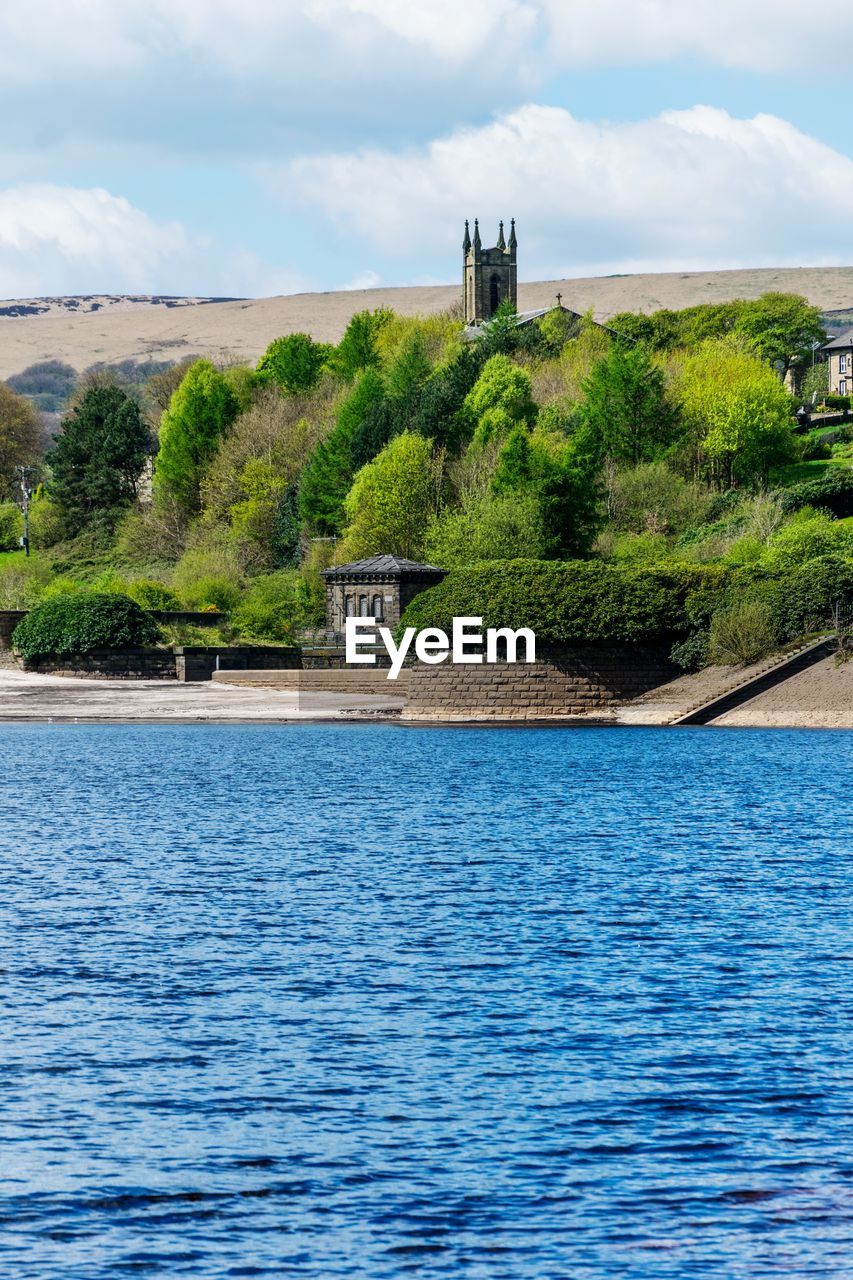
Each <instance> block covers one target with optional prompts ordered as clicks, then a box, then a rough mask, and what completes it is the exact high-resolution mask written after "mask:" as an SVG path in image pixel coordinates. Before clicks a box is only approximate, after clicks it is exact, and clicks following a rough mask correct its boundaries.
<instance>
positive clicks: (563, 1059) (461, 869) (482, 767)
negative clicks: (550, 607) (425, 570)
mask: <svg viewBox="0 0 853 1280" xmlns="http://www.w3.org/2000/svg"><path fill="white" fill-rule="evenodd" d="M0 742H2V760H3V762H4V780H3V785H2V799H0V855H2V879H1V880H0V886H2V887H1V888H0V941H1V942H2V955H0V964H2V968H3V970H4V972H3V975H2V1017H0V1128H2V1134H0V1136H2V1148H0V1150H2V1159H0V1274H2V1275H3V1276H9V1277H14V1278H15V1280H28V1278H30V1277H32V1278H33V1280H103V1278H105V1277H125V1276H128V1277H130V1276H134V1277H148V1276H163V1277H167V1276H168V1277H170V1278H171V1277H184V1276H193V1277H204V1278H205V1280H214V1278H215V1280H219V1278H220V1277H237V1276H265V1277H273V1276H275V1277H278V1276H291V1275H293V1276H299V1277H312V1278H313V1277H317V1278H319V1277H324V1278H325V1277H337V1276H341V1277H348V1278H352V1277H359V1278H361V1277H365V1278H367V1277H370V1280H374V1278H380V1280H381V1278H383V1277H394V1278H395V1280H396V1278H397V1277H408V1276H416V1277H419V1278H420V1277H427V1278H430V1277H461V1276H464V1277H472V1278H480V1277H482V1278H483V1280H503V1278H506V1280H519V1278H521V1280H526V1278H528V1277H537V1278H539V1277H549V1278H550V1277H555V1278H556V1277H566V1278H567V1280H592V1278H595V1280H599V1278H600V1280H605V1278H606V1280H611V1278H612V1277H619V1278H626V1277H627V1278H628V1280H654V1278H656V1277H673V1278H675V1277H677V1278H678V1280H682V1278H683V1277H702V1278H703V1280H705V1278H707V1277H714V1278H716V1277H720V1278H723V1277H724V1278H725V1280H733V1278H735V1280H737V1278H740V1277H743V1280H756V1278H758V1277H766V1276H774V1277H785V1278H786V1280H798V1278H799V1277H804V1278H805V1277H808V1280H814V1277H822V1276H827V1277H829V1276H831V1277H832V1278H833V1280H839V1278H840V1277H853V1079H851V1070H853V1067H851V1048H853V1043H851V1042H852V1041H853V1035H851V1028H853V1021H852V1020H851V1019H853V936H852V934H853V931H851V884H852V883H853V863H851V857H850V853H851V841H850V830H851V788H850V764H851V743H853V735H851V734H849V733H843V732H838V733H835V732H826V733H819V732H812V733H809V732H797V731H792V732H787V731H784V732H780V731H776V732H759V731H749V730H745V731H735V730H729V731H726V730H701V729H699V730H696V729H693V730H690V729H686V730H655V729H643V730H596V729H584V730H554V729H541V730H537V729H532V730H523V731H519V730H482V731H481V730H476V729H467V730H465V729H462V730H456V731H449V730H438V729H435V730H429V729H403V728H400V727H394V726H370V725H364V726H361V725H352V726H324V725H309V726H304V725H298V726H257V727H256V726H236V727H224V728H223V727H210V726H190V727H186V726H180V727H177V726H157V727H149V726H133V727H131V726H128V727H106V726H84V725H81V726H73V727H70V726H69V727H51V726H37V725H33V726H21V725H16V726H0Z"/></svg>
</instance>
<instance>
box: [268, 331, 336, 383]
mask: <svg viewBox="0 0 853 1280" xmlns="http://www.w3.org/2000/svg"><path fill="white" fill-rule="evenodd" d="M331 351H332V348H331V347H329V346H327V345H326V344H325V343H321V342H315V341H314V339H313V338H312V337H310V335H309V334H307V333H289V334H287V336H286V337H283V338H276V339H274V341H273V342H271V343H270V345H269V346H268V347H267V349H266V351H265V352H264V354H263V355H262V356H261V358H260V360H259V361H258V367H257V372H258V376H259V378H260V379H261V381H263V382H274V383H275V384H276V385H277V386H279V387H281V389H282V391H287V392H294V391H295V392H305V391H310V390H311V389H312V387H314V386H315V385H316V383H317V379H318V378H319V377H320V373H321V371H322V369H323V366H324V365H325V363H326V360H327V359H328V357H329V355H330V354H331Z"/></svg>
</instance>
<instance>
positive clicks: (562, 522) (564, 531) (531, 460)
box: [492, 426, 599, 558]
mask: <svg viewBox="0 0 853 1280" xmlns="http://www.w3.org/2000/svg"><path fill="white" fill-rule="evenodd" d="M492 491H493V492H494V493H495V494H496V495H497V496H498V497H508V496H511V495H516V496H519V497H521V496H524V497H528V498H534V499H535V500H536V502H537V503H538V504H539V509H540V512H541V526H542V530H543V537H544V546H545V549H544V552H543V554H544V555H545V556H546V557H551V556H554V557H560V558H565V557H568V556H577V555H583V554H584V553H585V552H586V551H588V550H589V547H590V544H591V542H592V539H593V537H594V536H595V533H596V531H597V529H598V524H599V519H598V510H597V508H598V496H599V495H598V484H597V479H596V475H595V470H594V469H593V468H592V467H590V466H589V465H588V464H587V463H585V461H583V460H582V459H581V458H579V457H578V456H577V455H576V453H575V451H574V447H573V444H572V442H571V441H570V440H567V439H566V437H565V436H563V435H561V434H559V433H557V432H549V431H545V430H543V429H542V428H541V427H537V428H536V430H535V431H533V432H529V431H528V430H527V429H526V428H525V427H521V426H519V427H515V428H514V429H513V430H512V431H511V432H510V435H509V436H508V438H507V440H506V443H505V444H504V446H503V448H502V449H501V452H500V454H499V455H498V462H497V466H496V468H495V473H494V476H493V478H492Z"/></svg>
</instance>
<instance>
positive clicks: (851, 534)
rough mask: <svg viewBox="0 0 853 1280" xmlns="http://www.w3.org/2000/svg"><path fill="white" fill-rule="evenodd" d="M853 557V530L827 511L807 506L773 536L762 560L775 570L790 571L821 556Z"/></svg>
mask: <svg viewBox="0 0 853 1280" xmlns="http://www.w3.org/2000/svg"><path fill="white" fill-rule="evenodd" d="M833 554H837V555H842V556H843V555H851V554H853V529H848V528H846V527H845V526H844V525H843V524H840V523H839V522H838V521H837V520H833V518H832V517H831V516H830V515H828V514H827V513H826V512H824V511H812V510H809V508H807V507H804V508H803V509H802V510H801V511H798V512H797V514H796V515H795V516H794V518H793V519H792V520H791V521H790V522H789V523H788V524H786V525H784V526H783V528H781V529H780V530H779V532H778V533H774V535H773V537H772V538H771V539H770V541H769V542H768V544H767V549H766V550H765V552H764V555H763V560H764V561H765V563H766V564H768V565H769V566H770V567H771V568H773V569H782V570H784V569H790V568H793V567H794V566H795V565H798V564H805V563H806V561H808V560H814V559H815V558H816V557H818V556H825V555H833Z"/></svg>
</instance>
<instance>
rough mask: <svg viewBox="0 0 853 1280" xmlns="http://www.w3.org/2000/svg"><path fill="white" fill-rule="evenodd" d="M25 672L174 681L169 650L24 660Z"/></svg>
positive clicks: (109, 651)
mask: <svg viewBox="0 0 853 1280" xmlns="http://www.w3.org/2000/svg"><path fill="white" fill-rule="evenodd" d="M24 670H25V671H37V672H38V673H39V674H40V675H51V676H84V677H88V678H89V679H93V680H174V679H175V678H176V670H175V655H174V653H173V652H172V650H171V649H101V650H98V649H95V650H93V651H92V652H91V653H78V654H75V655H74V656H73V657H63V658H33V659H25V661H24Z"/></svg>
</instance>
